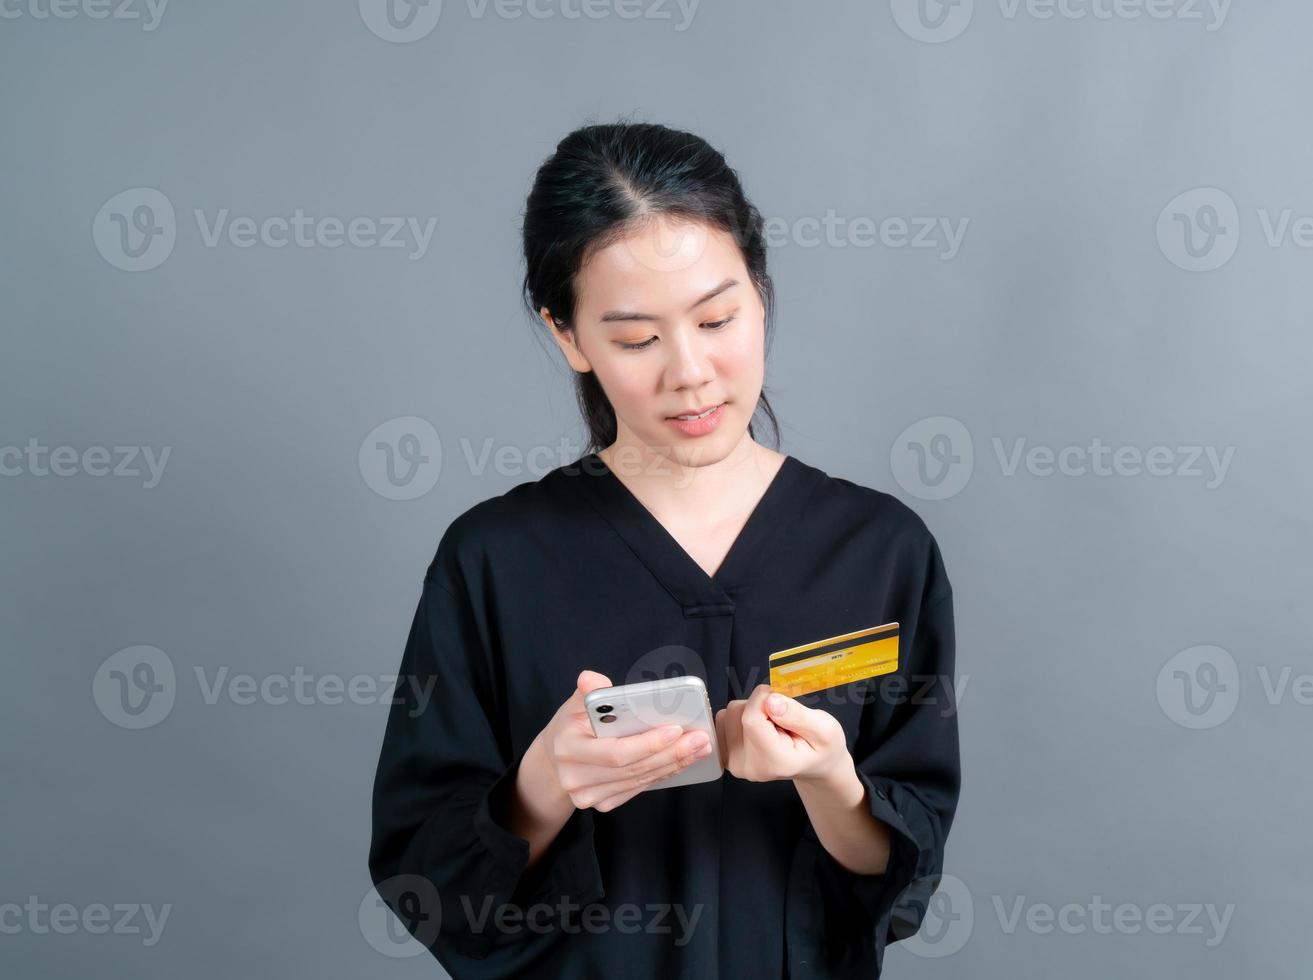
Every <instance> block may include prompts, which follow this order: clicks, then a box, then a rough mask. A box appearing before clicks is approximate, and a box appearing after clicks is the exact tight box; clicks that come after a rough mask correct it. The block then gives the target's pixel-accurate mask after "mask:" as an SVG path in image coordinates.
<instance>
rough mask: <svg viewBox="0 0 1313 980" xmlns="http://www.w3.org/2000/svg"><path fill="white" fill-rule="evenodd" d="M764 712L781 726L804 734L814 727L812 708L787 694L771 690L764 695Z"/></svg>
mask: <svg viewBox="0 0 1313 980" xmlns="http://www.w3.org/2000/svg"><path fill="white" fill-rule="evenodd" d="M766 714H767V715H768V716H769V717H770V720H771V721H773V722H775V724H777V725H779V726H780V727H781V728H787V729H788V730H789V731H791V732H797V733H798V734H800V735H805V734H807V733H809V732H811V731H813V729H814V727H815V726H814V725H813V724H812V717H813V716H812V709H811V708H809V707H807V706H806V705H805V704H799V703H798V702H797V701H795V700H794V699H793V698H791V697H788V696H787V695H784V694H780V693H778V692H773V693H771V694H768V695H767V696H766Z"/></svg>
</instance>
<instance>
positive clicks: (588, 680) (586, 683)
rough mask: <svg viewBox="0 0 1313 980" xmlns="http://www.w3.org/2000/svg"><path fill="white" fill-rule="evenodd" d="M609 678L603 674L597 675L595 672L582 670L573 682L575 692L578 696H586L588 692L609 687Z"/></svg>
mask: <svg viewBox="0 0 1313 980" xmlns="http://www.w3.org/2000/svg"><path fill="white" fill-rule="evenodd" d="M611 686H612V685H611V678H609V677H607V676H606V675H605V674H599V673H598V672H597V671H595V670H583V671H580V672H579V677H578V679H577V680H576V681H575V690H576V691H577V692H578V693H579V694H587V693H588V692H589V691H595V690H597V689H598V688H599V687H611Z"/></svg>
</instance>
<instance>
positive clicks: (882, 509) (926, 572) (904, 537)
mask: <svg viewBox="0 0 1313 980" xmlns="http://www.w3.org/2000/svg"><path fill="white" fill-rule="evenodd" d="M799 462H801V460H800V461H799ZM803 466H804V467H806V468H807V469H808V470H810V471H811V476H812V489H811V491H810V493H809V495H808V498H807V506H806V517H805V520H807V521H809V522H813V523H814V524H815V526H817V527H818V528H823V529H826V530H828V531H829V532H830V533H837V534H842V535H844V536H845V537H846V538H851V539H859V540H861V541H863V542H864V543H869V545H870V546H871V547H872V548H875V549H877V550H878V551H879V553H880V554H881V555H882V556H883V557H884V558H885V559H886V560H890V561H892V562H894V563H895V564H896V565H898V566H901V567H902V568H903V569H905V570H907V571H909V572H913V573H914V574H919V575H921V576H926V577H927V578H928V579H934V580H936V581H935V583H934V584H935V585H936V586H938V587H939V588H941V589H942V591H945V592H946V591H947V590H948V582H947V575H946V573H945V571H944V567H943V558H942V555H941V553H940V550H939V543H938V542H937V541H936V540H935V536H934V534H933V533H932V532H931V530H930V528H929V526H928V525H927V524H926V522H925V520H924V519H923V518H922V517H921V515H920V514H918V513H917V512H916V511H915V510H913V509H912V508H911V507H910V506H908V505H907V504H906V503H904V502H903V501H902V500H900V499H899V498H897V497H895V496H894V495H893V494H891V493H886V492H885V491H883V490H878V489H876V488H875V487H871V486H867V485H865V484H863V483H859V482H857V481H856V480H851V479H848V478H846V477H842V476H835V475H832V474H830V473H827V472H826V471H825V470H823V469H820V468H819V467H816V466H812V465H810V464H807V463H803ZM941 579H942V580H941Z"/></svg>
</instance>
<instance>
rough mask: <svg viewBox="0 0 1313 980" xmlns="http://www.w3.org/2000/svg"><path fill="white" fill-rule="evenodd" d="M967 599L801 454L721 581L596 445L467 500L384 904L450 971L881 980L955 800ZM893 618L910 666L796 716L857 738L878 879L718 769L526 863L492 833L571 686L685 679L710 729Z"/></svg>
mask: <svg viewBox="0 0 1313 980" xmlns="http://www.w3.org/2000/svg"><path fill="white" fill-rule="evenodd" d="M952 606H953V604H952V589H951V586H950V584H949V580H948V576H947V574H946V572H945V569H944V564H943V560H942V558H941V556H940V552H939V548H938V546H937V544H936V543H935V540H934V538H933V536H932V535H931V534H930V532H929V530H928V529H927V528H926V526H925V524H924V522H922V520H921V519H920V518H919V517H918V516H916V514H915V513H914V512H913V511H911V510H910V509H909V508H908V507H907V506H905V505H904V504H902V503H901V502H900V501H898V500H897V499H896V498H894V497H892V496H890V495H889V494H886V493H883V492H880V491H877V490H873V489H870V488H867V487H864V486H861V485H859V484H856V483H853V482H850V481H848V480H845V479H842V478H838V477H832V476H830V475H829V474H827V473H825V472H824V471H822V470H820V469H817V468H815V467H813V466H810V465H808V464H806V463H803V462H802V461H801V460H799V459H797V458H796V457H793V456H788V457H786V458H785V460H784V462H783V464H782V466H781V468H780V469H779V471H778V472H777V473H776V475H775V477H774V478H773V480H772V482H771V484H770V485H769V487H768V489H767V490H766V492H765V494H764V496H763V497H762V498H761V500H760V501H759V502H758V504H757V506H756V508H755V509H754V510H753V512H752V514H751V516H750V517H749V519H748V521H747V523H746V525H745V526H744V527H743V529H742V531H741V532H740V534H739V536H738V538H737V539H736V540H735V541H734V543H733V545H732V547H731V548H730V549H729V552H728V554H727V555H726V557H725V559H724V561H723V563H722V564H721V566H720V568H719V569H718V570H717V571H716V574H715V575H714V576H708V575H707V574H706V572H705V571H704V570H703V569H702V568H701V567H700V566H699V565H698V564H697V563H696V562H695V561H694V560H693V559H692V557H690V556H689V554H688V553H687V552H686V551H684V550H683V548H682V547H681V546H680V545H679V544H678V542H677V541H676V540H675V539H674V538H673V537H672V536H671V535H670V533H669V532H667V531H666V530H665V528H664V527H663V526H662V525H661V524H660V522H658V521H657V520H656V518H655V517H654V516H653V515H652V514H651V512H650V511H648V510H647V509H646V508H645V507H644V506H643V505H642V504H641V503H640V502H639V501H638V499H637V498H636V497H635V496H634V495H633V494H632V493H631V492H630V491H629V489H628V488H627V487H626V486H625V485H624V484H623V483H622V482H621V481H620V480H619V479H618V478H617V477H616V476H615V474H614V473H612V472H611V471H610V470H609V469H608V468H607V467H606V465H605V464H604V463H603V462H602V460H601V459H600V457H598V456H597V455H596V454H595V453H589V454H587V455H585V456H583V457H581V458H580V459H577V460H575V462H573V463H571V464H569V465H566V466H561V467H558V468H557V469H555V470H552V471H551V472H549V473H547V474H546V475H545V476H543V477H542V478H541V479H539V480H537V481H534V482H526V483H522V484H520V485H518V486H516V487H514V488H512V489H511V490H509V491H507V492H506V493H504V494H502V495H500V496H497V497H493V498H491V499H488V500H485V501H482V502H481V503H478V504H476V505H474V506H473V507H471V508H470V509H469V510H467V511H465V512H464V513H463V514H461V515H460V516H459V517H457V518H456V519H455V520H454V521H453V522H452V523H451V525H450V526H449V527H448V529H447V531H446V533H445V534H444V535H443V536H442V540H441V541H440V543H439V545H438V548H437V553H436V555H435V557H434V559H433V561H432V563H431V564H430V566H429V568H428V572H427V574H426V576H425V578H424V584H423V590H422V593H421V595H420V598H419V604H418V608H417V610H416V613H415V618H414V622H413V625H412V627H411V631H410V636H409V639H408V641H407V643H406V648H405V652H404V655H403V658H402V664H401V670H400V675H401V680H400V682H399V683H398V685H397V689H396V697H395V699H394V701H393V704H392V707H391V708H390V712H389V717H388V722H387V729H386V733H385V735H384V738H383V746H382V753H381V757H380V759H379V763H378V771H377V774H376V777H375V783H374V796H373V839H372V843H371V847H370V853H369V867H370V873H371V877H372V878H373V880H374V883H375V885H376V887H377V889H378V891H379V894H380V895H381V896H382V897H383V899H384V900H385V901H386V902H387V903H388V904H389V906H391V907H392V908H393V910H394V911H395V912H396V913H397V915H398V917H399V918H400V919H401V921H402V922H403V924H404V925H405V927H406V928H407V930H409V931H410V932H411V933H412V934H413V935H414V936H415V937H416V938H417V939H419V940H420V941H421V942H423V943H424V945H425V946H427V947H428V948H429V949H430V950H431V951H432V952H433V954H434V956H436V957H437V959H438V960H439V961H440V962H441V963H442V965H443V966H444V967H445V968H446V969H447V970H448V972H450V973H451V974H452V976H454V977H456V978H465V977H512V976H543V977H597V978H608V980H615V978H617V977H621V978H623V980H645V978H649V977H651V978H663V980H665V978H670V977H716V976H722V977H752V978H769V977H795V978H803V977H860V978H862V980H872V978H874V977H877V976H878V975H879V971H880V967H881V965H882V963H883V958H884V948H885V946H886V944H887V943H888V942H891V941H896V940H897V939H900V938H906V937H907V936H909V935H911V934H913V933H914V932H915V931H916V929H917V927H918V926H919V924H920V921H921V916H922V915H923V913H924V908H925V902H926V901H927V899H928V897H929V894H930V892H931V891H932V890H933V886H934V884H935V883H936V882H935V880H934V876H936V875H938V874H939V873H940V872H941V870H942V865H943V857H944V841H945V838H946V837H947V836H948V831H949V827H950V825H951V824H952V820H953V814H954V811H955V809H956V806H957V797H958V787H959V781H960V775H959V763H958V734H957V713H956V703H955V701H954V696H953V695H954V692H953V681H952V678H953V673H954V635H953V608H952ZM895 621H896V622H898V623H899V624H900V634H901V635H900V640H899V666H898V669H897V671H896V672H894V673H892V674H887V675H885V676H883V677H879V678H872V679H868V680H866V681H860V682H857V683H854V684H850V685H846V686H844V687H841V688H835V689H832V690H830V691H818V692H815V693H813V694H807V695H802V696H800V697H799V698H798V700H799V701H800V702H801V703H803V704H806V705H807V706H809V707H821V708H824V709H825V710H827V711H829V712H831V713H832V714H833V715H834V716H835V717H836V718H837V719H838V720H839V721H840V723H841V724H842V725H843V728H844V730H845V732H846V733H847V741H848V749H849V751H850V753H851V754H852V757H853V759H854V761H855V763H856V766H857V770H858V774H859V776H860V777H861V780H862V782H863V783H864V784H865V786H866V787H867V796H866V804H867V805H868V806H869V808H870V812H871V813H872V814H873V815H874V816H875V817H876V818H878V819H879V820H881V821H883V822H884V823H886V824H888V826H889V828H890V838H891V842H892V853H891V858H890V864H889V867H888V869H887V870H886V872H885V873H884V874H873V875H861V874H855V873H853V872H850V871H848V870H847V869H845V868H844V867H843V866H842V865H840V864H838V863H837V862H836V861H835V860H834V859H833V858H832V857H831V856H830V854H829V853H828V852H827V851H826V850H825V849H824V847H822V846H821V844H820V842H819V841H818V839H817V836H816V833H815V831H814V830H813V828H812V826H811V823H810V820H809V818H808V816H807V811H806V810H805V809H804V807H803V805H802V802H801V800H800V798H799V796H798V793H797V790H796V789H795V788H794V785H793V783H792V781H790V780H776V781H770V782H751V781H746V780H741V779H738V778H736V777H734V776H733V775H731V774H730V773H729V772H728V770H727V771H726V772H725V774H724V775H723V776H722V778H720V779H718V780H715V781H711V782H705V783H699V784H695V785H692V786H683V787H672V788H666V789H655V790H650V791H647V792H643V793H639V794H638V795H637V796H635V797H633V798H632V799H630V800H629V801H627V802H625V803H623V804H621V805H620V806H618V807H616V808H615V809H613V810H610V811H607V812H602V811H597V810H593V809H582V810H575V811H574V813H573V814H572V815H571V817H570V819H569V821H568V822H567V823H566V825H565V827H564V829H563V830H562V831H561V833H560V835H559V836H558V837H557V838H556V839H555V840H554V841H553V843H552V845H551V847H550V848H549V849H548V850H547V851H546V853H545V854H544V855H543V857H542V858H541V859H540V861H539V862H538V863H537V864H535V866H534V867H533V868H531V869H529V870H528V871H527V872H524V871H523V869H524V866H525V864H526V863H527V860H528V842H527V841H525V840H524V839H522V838H520V837H517V836H515V835H514V834H511V833H510V832H509V831H507V830H506V829H505V828H504V827H503V826H502V825H501V824H500V823H499V822H498V820H497V819H495V818H494V814H500V813H501V812H502V811H501V809H500V805H501V802H502V801H503V800H504V798H505V797H504V795H503V794H504V793H505V792H506V791H507V789H508V788H509V787H511V786H513V784H514V781H515V776H516V772H517V770H518V766H519V761H520V759H521V757H522V756H523V754H524V752H525V750H526V749H527V748H528V746H529V744H530V743H531V742H532V741H533V739H534V737H535V736H536V735H537V734H538V732H539V731H540V730H541V729H542V728H543V727H544V726H545V725H546V724H547V722H548V721H549V720H550V719H551V718H552V716H553V714H554V713H555V712H556V710H557V709H558V708H559V707H560V706H561V704H562V703H564V702H565V701H566V700H567V699H568V698H569V697H570V695H571V693H572V692H573V691H574V689H575V683H576V679H577V677H578V674H579V672H580V671H581V670H584V669H586V668H587V669H592V670H597V671H600V672H601V673H603V674H605V675H606V676H607V677H609V678H610V679H611V681H612V683H614V684H623V683H633V682H636V681H641V680H651V679H653V678H654V677H658V676H671V675H674V674H697V675H698V676H701V677H702V678H703V680H704V681H705V682H706V685H707V690H708V694H709V696H710V700H711V706H712V710H713V712H714V711H717V710H719V709H720V708H722V707H724V706H725V704H726V703H727V702H728V701H729V700H731V699H733V698H746V697H747V696H748V695H749V693H751V691H752V689H753V687H755V686H756V685H757V684H761V683H767V682H768V680H769V677H768V673H767V657H768V655H769V654H770V653H772V652H774V651H776V650H781V649H784V648H787V647H792V646H799V645H802V644H804V643H810V642H813V641H816V640H822V639H826V638H829V637H833V636H837V635H840V634H843V633H848V632H853V631H855V630H860V629H864V628H866V627H869V626H877V625H881V624H884V623H889V622H895ZM425 692H428V693H427V694H426V693H425ZM485 913H487V915H486V917H485ZM499 915H500V917H499Z"/></svg>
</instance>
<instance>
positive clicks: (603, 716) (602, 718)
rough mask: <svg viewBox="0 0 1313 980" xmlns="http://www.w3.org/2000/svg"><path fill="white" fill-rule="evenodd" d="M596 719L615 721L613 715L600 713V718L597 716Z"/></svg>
mask: <svg viewBox="0 0 1313 980" xmlns="http://www.w3.org/2000/svg"><path fill="white" fill-rule="evenodd" d="M597 720H598V721H615V715H602V717H601V718H598V719H597Z"/></svg>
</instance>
